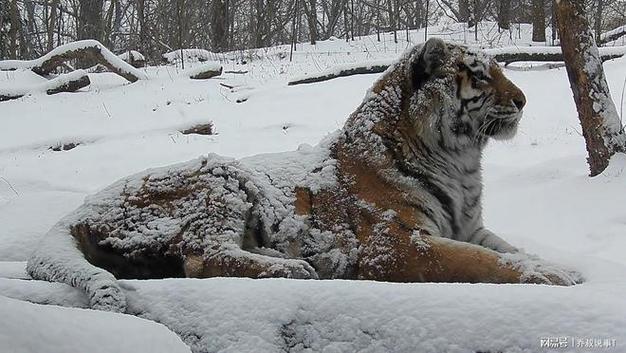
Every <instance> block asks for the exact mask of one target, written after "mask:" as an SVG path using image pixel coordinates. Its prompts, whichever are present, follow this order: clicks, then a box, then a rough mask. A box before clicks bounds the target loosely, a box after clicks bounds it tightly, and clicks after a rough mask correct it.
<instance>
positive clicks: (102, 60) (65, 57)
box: [0, 39, 148, 82]
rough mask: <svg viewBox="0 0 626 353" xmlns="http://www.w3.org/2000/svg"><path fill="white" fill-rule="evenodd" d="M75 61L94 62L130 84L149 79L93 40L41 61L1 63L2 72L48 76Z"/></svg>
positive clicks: (57, 51) (70, 45)
mask: <svg viewBox="0 0 626 353" xmlns="http://www.w3.org/2000/svg"><path fill="white" fill-rule="evenodd" d="M73 59H90V60H93V61H94V62H96V63H98V64H100V65H102V66H104V67H106V68H107V69H108V70H110V71H111V72H114V73H116V74H118V75H120V76H122V77H124V78H125V79H127V80H128V81H130V82H135V81H137V80H146V79H148V76H147V75H146V74H145V73H143V72H141V71H140V70H137V69H136V68H134V67H133V66H131V65H130V64H128V63H126V62H125V61H124V60H122V59H120V58H119V57H118V56H117V55H115V54H113V53H112V52H111V51H110V50H108V49H107V48H106V47H105V46H104V45H102V44H101V43H100V42H98V41H96V40H91V39H89V40H81V41H78V42H73V43H68V44H65V45H61V46H58V47H56V48H55V49H53V50H52V51H50V52H49V53H48V54H46V55H44V56H42V57H40V58H39V59H34V60H25V61H22V60H5V61H0V70H17V69H30V70H32V71H33V72H35V73H37V74H39V75H42V76H46V75H48V74H50V73H52V72H53V71H54V70H55V69H56V68H57V67H59V66H61V65H63V64H64V63H65V62H67V61H69V60H73Z"/></svg>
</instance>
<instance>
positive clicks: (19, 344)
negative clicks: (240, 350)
mask: <svg viewBox="0 0 626 353" xmlns="http://www.w3.org/2000/svg"><path fill="white" fill-rule="evenodd" d="M0 312H2V320H0V347H2V351H3V352H7V353H38V352H49V353H57V352H58V353H71V352H76V353H79V352H93V353H99V352H102V353H108V352H137V353H141V352H145V353H157V352H168V353H178V352H180V353H183V352H189V348H188V347H187V346H186V345H185V344H184V343H183V342H182V341H181V340H180V338H178V337H177V336H176V335H175V334H173V333H172V332H170V331H169V330H168V329H167V328H166V327H165V326H163V325H159V324H156V323H154V322H151V321H147V320H142V319H139V318H135V317H132V316H127V315H120V314H111V313H100V312H95V311H92V310H84V309H73V308H62V307H55V306H50V305H37V304H31V303H26V302H23V301H18V300H14V299H9V298H6V297H3V296H0ZM129 333H130V334H129Z"/></svg>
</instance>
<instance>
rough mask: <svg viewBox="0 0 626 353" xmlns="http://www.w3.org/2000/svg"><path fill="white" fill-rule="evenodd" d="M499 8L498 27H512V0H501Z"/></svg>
mask: <svg viewBox="0 0 626 353" xmlns="http://www.w3.org/2000/svg"><path fill="white" fill-rule="evenodd" d="M499 3H500V8H499V9H498V27H500V28H501V29H506V30H508V29H510V28H511V0H500V1H499Z"/></svg>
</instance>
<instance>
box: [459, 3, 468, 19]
mask: <svg viewBox="0 0 626 353" xmlns="http://www.w3.org/2000/svg"><path fill="white" fill-rule="evenodd" d="M459 21H460V22H468V21H469V0H459Z"/></svg>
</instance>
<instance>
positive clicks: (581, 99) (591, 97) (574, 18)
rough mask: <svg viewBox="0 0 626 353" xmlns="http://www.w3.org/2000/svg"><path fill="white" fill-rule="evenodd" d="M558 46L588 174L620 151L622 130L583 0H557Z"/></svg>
mask: <svg viewBox="0 0 626 353" xmlns="http://www.w3.org/2000/svg"><path fill="white" fill-rule="evenodd" d="M557 23H558V30H559V35H560V37H561V49H562V51H563V57H564V61H565V66H566V68H567V75H568V77H569V81H570V86H571V88H572V93H573V95H574V102H575V103H576V109H577V110H578V118H579V119H580V124H581V126H582V130H583V136H584V137H585V142H586V145H587V152H588V158H587V162H588V163H589V169H590V172H591V176H595V175H598V174H600V173H602V171H603V170H604V169H605V168H606V167H607V166H608V164H609V159H610V158H611V156H612V155H613V154H615V153H616V152H623V151H624V141H625V139H624V133H623V131H622V126H621V123H620V121H619V117H618V114H617V110H616V109H615V104H614V103H613V101H612V99H611V94H610V92H609V87H608V85H607V83H606V78H605V76H604V70H603V68H602V61H601V60H600V54H599V51H598V47H597V46H596V42H595V39H594V37H593V33H592V30H591V28H590V26H589V22H588V21H587V18H586V17H585V5H584V1H583V0H559V1H557Z"/></svg>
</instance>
